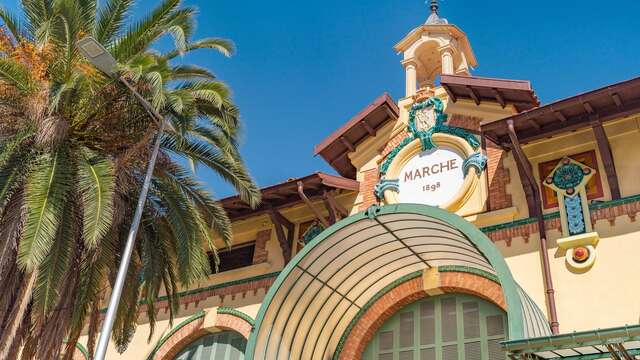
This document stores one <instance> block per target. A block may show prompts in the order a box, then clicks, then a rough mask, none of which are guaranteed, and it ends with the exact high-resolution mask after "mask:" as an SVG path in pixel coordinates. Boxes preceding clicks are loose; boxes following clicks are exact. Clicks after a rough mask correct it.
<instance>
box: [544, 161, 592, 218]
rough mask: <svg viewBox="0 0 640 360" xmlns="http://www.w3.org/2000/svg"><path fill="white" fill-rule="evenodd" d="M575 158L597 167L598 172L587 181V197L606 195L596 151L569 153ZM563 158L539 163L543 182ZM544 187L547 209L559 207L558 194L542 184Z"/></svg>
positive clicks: (589, 165)
mask: <svg viewBox="0 0 640 360" xmlns="http://www.w3.org/2000/svg"><path fill="white" fill-rule="evenodd" d="M569 157H570V158H572V159H573V160H575V161H577V162H580V163H583V164H584V165H587V166H588V167H590V168H592V169H595V170H596V174H595V176H594V177H592V178H591V180H590V181H589V182H588V183H587V188H586V191H587V199H589V200H593V199H598V198H601V197H603V196H604V192H603V190H602V180H601V178H600V174H599V173H600V171H601V170H600V169H599V168H598V159H597V158H596V152H595V151H594V150H591V151H586V152H583V153H580V154H575V155H569ZM560 160H562V158H558V159H553V160H551V161H545V162H543V163H540V164H538V171H539V174H540V179H541V184H542V181H544V179H546V178H547V176H549V174H550V173H551V171H553V169H554V168H555V167H556V165H558V162H560ZM540 188H541V189H542V202H543V204H544V208H545V209H553V208H556V207H558V196H557V195H556V193H555V192H554V191H553V190H551V189H549V188H548V187H546V186H542V185H540Z"/></svg>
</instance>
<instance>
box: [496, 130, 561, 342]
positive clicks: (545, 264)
mask: <svg viewBox="0 0 640 360" xmlns="http://www.w3.org/2000/svg"><path fill="white" fill-rule="evenodd" d="M507 127H508V129H509V138H510V139H511V143H512V144H513V151H514V153H515V155H516V158H517V160H518V161H519V162H520V164H521V166H522V168H523V170H524V174H525V176H526V177H527V182H528V183H529V187H530V188H531V191H532V192H533V199H534V203H535V208H536V217H537V220H538V231H539V233H540V256H541V257H542V277H543V279H544V288H545V293H546V298H547V304H548V306H549V320H550V323H551V332H552V333H553V334H554V335H555V334H558V333H559V326H560V324H559V323H558V313H557V311H556V300H555V291H554V290H553V280H552V279H551V268H550V266H549V253H548V252H547V232H546V230H545V228H544V217H543V214H542V204H541V202H540V189H539V188H538V185H537V182H536V180H535V178H534V177H533V173H532V172H531V166H530V164H529V162H528V160H527V158H526V156H525V154H524V152H523V151H522V147H520V141H518V136H517V135H516V131H515V127H514V126H513V120H511V119H509V120H507Z"/></svg>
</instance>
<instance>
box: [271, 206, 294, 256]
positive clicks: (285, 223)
mask: <svg viewBox="0 0 640 360" xmlns="http://www.w3.org/2000/svg"><path fill="white" fill-rule="evenodd" d="M269 217H270V218H271V222H272V223H273V225H274V227H275V229H276V237H277V238H278V243H279V244H280V248H281V249H282V257H283V258H284V261H285V263H287V262H289V260H291V245H292V243H293V232H294V229H295V225H294V224H293V223H292V222H290V221H289V220H288V219H287V218H285V217H284V216H283V215H282V214H280V212H278V211H277V210H274V209H269ZM285 228H286V229H287V235H286V236H285V234H284V229H285Z"/></svg>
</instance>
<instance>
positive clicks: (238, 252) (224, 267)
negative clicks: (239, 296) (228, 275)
mask: <svg viewBox="0 0 640 360" xmlns="http://www.w3.org/2000/svg"><path fill="white" fill-rule="evenodd" d="M255 249H256V243H255V242H251V243H247V244H241V245H238V246H234V247H232V248H231V249H226V250H220V251H218V257H219V258H220V265H219V266H218V272H224V271H229V270H233V269H238V268H241V267H245V266H249V265H251V264H253V253H254V251H255ZM209 264H210V265H211V271H212V272H213V273H215V272H216V271H215V270H216V263H215V257H214V256H213V253H211V252H210V253H209Z"/></svg>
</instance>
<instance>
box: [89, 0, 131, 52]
mask: <svg viewBox="0 0 640 360" xmlns="http://www.w3.org/2000/svg"><path fill="white" fill-rule="evenodd" d="M132 4H133V0H107V2H106V3H105V4H104V6H102V8H101V9H100V12H99V15H98V21H97V23H96V29H95V38H96V40H98V42H100V43H102V44H110V43H111V41H112V40H113V38H114V37H115V36H117V35H118V33H119V31H120V28H121V27H122V24H123V23H124V20H125V17H126V15H127V12H128V11H129V9H130V8H131V5H132Z"/></svg>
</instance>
